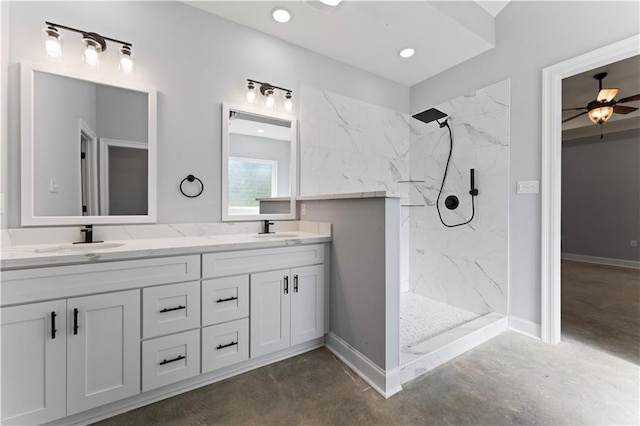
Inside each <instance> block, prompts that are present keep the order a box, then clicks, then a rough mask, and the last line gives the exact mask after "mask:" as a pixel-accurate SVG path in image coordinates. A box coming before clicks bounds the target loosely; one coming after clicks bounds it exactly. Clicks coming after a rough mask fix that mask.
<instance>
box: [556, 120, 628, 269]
mask: <svg viewBox="0 0 640 426" xmlns="http://www.w3.org/2000/svg"><path fill="white" fill-rule="evenodd" d="M605 133H606V125H605ZM630 240H636V241H638V240H640V129H635V130H629V131H626V132H619V133H613V134H605V136H604V139H600V136H591V137H587V138H582V139H573V140H570V141H564V142H563V143H562V252H563V253H571V254H581V255H586V256H597V257H607V258H611V259H625V260H636V261H638V260H640V249H638V247H631V245H630Z"/></svg>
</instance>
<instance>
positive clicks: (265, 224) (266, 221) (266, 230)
mask: <svg viewBox="0 0 640 426" xmlns="http://www.w3.org/2000/svg"><path fill="white" fill-rule="evenodd" d="M270 225H275V224H274V223H273V222H271V221H270V220H265V221H264V230H263V231H262V232H260V234H273V233H274V232H273V231H270V230H269V226H270Z"/></svg>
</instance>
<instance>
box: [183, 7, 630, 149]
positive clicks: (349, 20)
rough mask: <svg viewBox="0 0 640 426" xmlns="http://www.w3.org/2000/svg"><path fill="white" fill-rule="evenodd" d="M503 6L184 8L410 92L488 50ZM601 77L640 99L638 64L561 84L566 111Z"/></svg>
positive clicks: (572, 132)
mask: <svg viewBox="0 0 640 426" xmlns="http://www.w3.org/2000/svg"><path fill="white" fill-rule="evenodd" d="M508 2H509V0H488V1H475V2H474V1H465V2H462V1H442V0H441V1H424V0H408V1H396V0H387V1H375V0H374V1H364V0H343V1H342V2H341V3H340V4H339V5H338V6H336V7H329V6H326V5H324V4H323V3H321V2H319V1H315V0H276V1H274V0H255V1H246V0H233V1H217V0H216V1H204V0H202V1H200V0H192V1H185V2H184V3H186V4H189V5H191V6H193V7H196V8H198V9H201V10H204V11H206V12H209V13H212V14H215V15H218V16H220V17H223V18H225V19H228V20H230V21H233V22H236V23H238V24H241V25H244V26H247V27H250V28H253V29H256V30H258V31H261V32H263V33H266V34H269V35H272V36H274V37H277V38H279V39H282V40H285V41H287V42H289V43H292V44H295V45H298V46H301V47H304V48H306V49H309V50H311V51H314V52H317V53H320V54H322V55H325V56H328V57H330V58H333V59H335V60H337V61H340V62H343V63H346V64H349V65H352V66H354V67H356V68H359V69H362V70H364V71H368V72H370V73H372V74H376V75H379V76H381V77H384V78H387V79H389V80H392V81H395V82H398V83H400V84H403V85H405V86H408V87H410V86H413V85H415V84H417V83H420V82H422V81H424V80H426V79H428V78H430V77H432V76H434V75H436V74H439V73H441V72H443V71H446V70H447V69H449V68H451V67H453V66H455V65H457V64H459V63H462V62H464V61H466V60H467V59H470V58H472V57H474V56H476V55H478V54H480V53H482V52H485V51H487V50H489V49H491V48H493V47H494V45H495V17H496V16H497V15H498V14H499V13H500V12H501V11H502V10H503V9H504V7H505V6H507V4H508ZM276 7H284V8H285V9H286V10H288V11H289V12H290V13H291V20H290V21H289V22H288V23H285V24H281V23H277V22H275V21H274V20H273V19H272V18H271V11H272V10H273V9H274V8H276ZM405 47H412V48H414V49H415V50H416V53H415V55H414V56H412V57H411V58H408V59H402V58H400V57H399V55H398V52H399V51H400V50H401V49H403V48H405ZM603 71H606V72H608V73H609V75H608V76H607V77H606V78H605V80H604V87H606V88H609V87H615V88H618V89H620V92H619V94H618V96H616V99H621V98H623V97H626V96H631V95H634V94H637V93H640V57H635V58H631V59H628V60H625V61H621V62H619V63H614V64H610V65H607V66H604V67H600V68H597V69H594V70H591V71H588V72H586V73H583V74H580V75H576V76H573V77H570V78H567V79H565V80H564V81H563V108H570V107H581V106H586V105H587V104H588V103H589V102H590V101H592V100H593V99H594V98H595V96H596V94H597V92H598V84H597V80H595V79H593V76H594V75H595V74H596V73H598V72H603ZM639 104H640V102H631V103H628V104H626V105H628V106H635V107H639V108H640V105H639ZM575 113H576V112H567V113H565V114H564V115H563V118H567V117H570V116H571V114H575ZM639 117H640V111H636V112H634V113H631V114H628V115H619V114H614V116H613V117H612V118H611V119H610V120H609V121H607V123H605V124H604V126H603V131H604V132H605V133H606V132H613V131H620V130H626V129H628V128H632V127H640V118H639ZM599 133H600V126H598V125H595V124H593V123H592V122H591V121H590V120H589V118H588V117H587V116H586V115H585V116H583V117H579V118H577V119H575V120H571V121H570V122H567V123H565V124H563V137H564V138H575V137H583V136H588V135H591V134H599Z"/></svg>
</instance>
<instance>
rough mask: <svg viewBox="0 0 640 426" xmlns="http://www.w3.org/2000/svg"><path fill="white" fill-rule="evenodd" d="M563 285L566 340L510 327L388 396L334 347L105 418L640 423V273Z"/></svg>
mask: <svg viewBox="0 0 640 426" xmlns="http://www.w3.org/2000/svg"><path fill="white" fill-rule="evenodd" d="M562 287H563V299H564V301H563V341H562V342H561V343H560V344H558V345H548V344H544V343H541V342H540V341H537V340H535V339H532V338H529V337H526V336H522V335H519V334H517V333H514V332H505V333H503V334H502V335H500V336H498V337H496V338H495V339H493V340H491V341H489V342H487V343H485V344H483V345H481V346H479V347H477V348H475V349H473V350H471V351H469V352H467V353H465V354H464V355H462V356H460V357H458V358H456V359H454V360H452V361H451V362H449V363H447V364H445V365H443V366H441V367H440V368H438V369H436V370H435V371H432V372H431V373H429V374H427V375H425V376H423V377H421V378H419V379H417V380H415V381H413V382H411V383H409V384H408V385H406V386H405V387H404V390H403V391H402V392H400V393H399V394H397V395H395V396H393V397H391V398H390V399H388V400H385V399H383V398H382V397H380V396H379V395H378V394H377V393H376V392H375V391H373V390H372V389H370V388H369V387H368V385H367V384H366V383H365V382H363V381H362V380H361V379H360V378H359V377H358V376H357V375H355V374H354V373H353V372H352V371H350V370H349V369H348V368H347V367H345V366H344V364H342V363H341V362H339V361H338V360H336V359H335V358H334V357H333V356H332V354H331V353H329V352H328V351H327V350H325V349H324V348H323V349H318V350H315V351H313V352H309V353H307V354H304V355H300V356H298V357H295V358H291V359H289V360H285V361H282V362H279V363H276V364H273V365H269V366H267V367H263V368H260V369H258V370H254V371H251V372H248V373H245V374H242V375H240V376H237V377H234V378H232V379H228V380H225V381H223V382H219V383H216V384H213V385H209V386H206V387H203V388H200V389H197V390H195V391H192V392H188V393H185V394H182V395H179V396H176V397H174V398H170V399H167V400H165V401H162V402H159V403H156V404H152V405H149V406H146V407H143V408H140V409H138V410H134V411H131V412H129V413H125V414H123V415H120V416H116V417H113V418H111V419H109V420H107V421H105V422H103V424H104V425H123V424H136V425H152V424H153V425H155V424H164V425H210V424H251V425H287V424H322V425H324V424H348V425H351V424H365V425H391V424H394V425H396V424H409V425H416V424H465V425H466V424H473V425H476V424H482V425H502V424H571V425H577V424H580V425H583V424H603V425H604V424H607V425H609V424H618V425H622V424H633V425H637V424H640V414H639V412H640V407H639V404H640V402H639V401H640V390H639V387H640V376H639V367H638V364H639V363H638V359H639V352H640V347H639V344H640V343H639V342H640V335H639V333H640V327H639V321H640V320H639V316H640V271H634V270H630V269H622V268H608V267H599V266H593V265H585V264H579V263H577V262H563V283H562ZM565 302H566V303H565Z"/></svg>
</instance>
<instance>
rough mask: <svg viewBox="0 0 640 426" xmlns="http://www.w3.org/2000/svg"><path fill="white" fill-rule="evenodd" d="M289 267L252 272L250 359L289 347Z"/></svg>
mask: <svg viewBox="0 0 640 426" xmlns="http://www.w3.org/2000/svg"><path fill="white" fill-rule="evenodd" d="M290 291H291V282H290V279H289V270H288V269H283V270H279V271H273V272H263V273H260V274H252V275H251V316H250V318H251V320H250V323H251V333H250V334H251V358H255V357H258V356H261V355H265V354H268V353H271V352H275V351H278V350H280V349H285V348H288V347H289V343H290V338H289V336H290V329H289V327H290V314H291V297H290Z"/></svg>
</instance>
